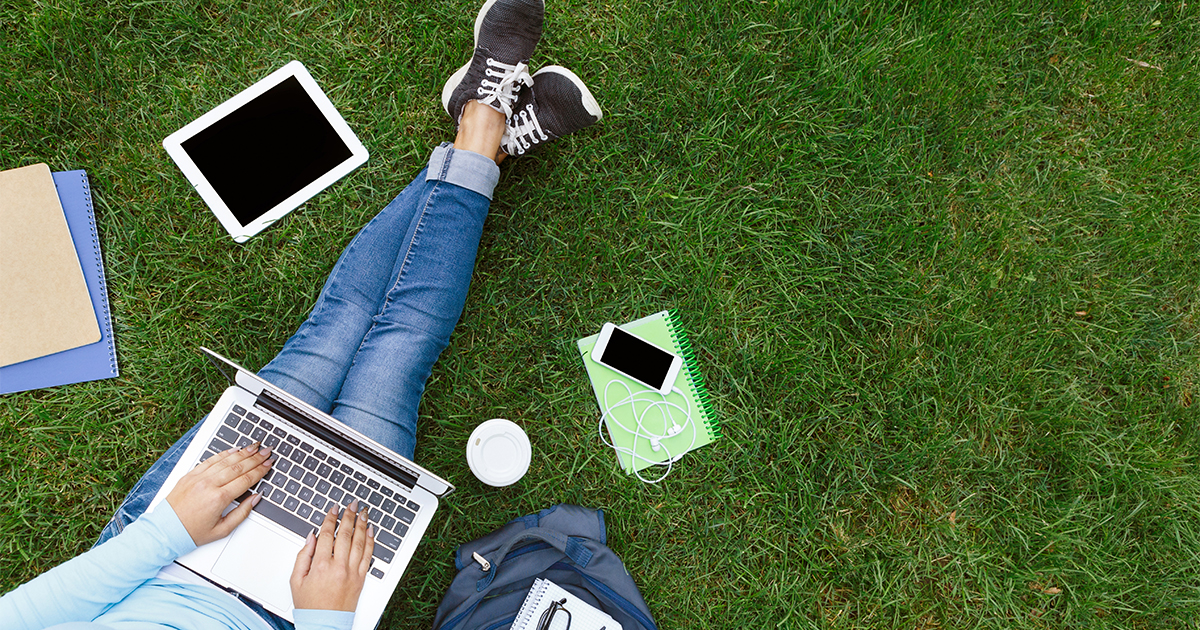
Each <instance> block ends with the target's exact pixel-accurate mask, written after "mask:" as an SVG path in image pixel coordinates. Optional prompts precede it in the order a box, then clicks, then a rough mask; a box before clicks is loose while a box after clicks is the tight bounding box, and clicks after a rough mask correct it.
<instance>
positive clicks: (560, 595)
mask: <svg viewBox="0 0 1200 630" xmlns="http://www.w3.org/2000/svg"><path fill="white" fill-rule="evenodd" d="M554 602H561V604H562V608H563V610H565V611H567V612H569V613H570V620H571V623H570V626H571V630H621V624H619V623H617V622H616V620H615V619H613V618H612V617H610V616H608V613H606V612H604V611H603V610H600V609H598V608H596V607H595V606H592V605H591V604H588V603H587V602H585V601H583V600H581V599H579V598H578V597H575V596H574V595H572V594H570V593H568V592H567V591H566V590H564V589H563V588H562V587H560V586H559V585H557V584H555V583H554V582H551V581H550V580H547V579H545V578H537V579H536V580H534V581H533V586H532V587H531V588H530V589H529V594H528V595H526V596H525V602H524V603H523V604H521V610H519V611H517V618H516V619H514V620H513V623H512V626H510V628H509V630H534V629H535V628H537V627H538V621H539V620H540V619H541V618H542V614H543V613H545V612H546V610H547V609H548V608H550V606H551V605H553V603H554ZM559 616H563V617H564V619H559ZM565 618H566V613H563V612H556V613H555V616H554V618H553V619H552V620H551V624H550V626H549V628H550V630H558V629H559V628H565V627H567V623H566V620H565Z"/></svg>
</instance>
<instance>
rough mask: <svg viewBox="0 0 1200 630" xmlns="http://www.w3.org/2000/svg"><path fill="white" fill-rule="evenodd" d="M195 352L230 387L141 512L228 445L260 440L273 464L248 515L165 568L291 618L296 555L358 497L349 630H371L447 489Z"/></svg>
mask: <svg viewBox="0 0 1200 630" xmlns="http://www.w3.org/2000/svg"><path fill="white" fill-rule="evenodd" d="M201 351H203V352H204V353H205V354H206V355H207V356H208V358H209V360H211V361H212V362H213V363H214V364H215V365H216V366H217V368H218V369H219V370H220V371H221V373H222V374H223V375H225V378H226V379H228V380H229V382H230V386H229V388H228V389H226V390H225V392H224V393H223V394H222V395H221V399H220V400H218V401H217V404H216V405H215V406H214V407H213V409H212V411H211V412H210V413H209V415H208V418H207V419H206V420H205V421H204V422H203V424H201V425H200V428H199V430H198V432H197V434H196V437H195V438H194V439H193V440H192V443H191V444H190V445H189V446H188V448H187V450H186V451H184V453H183V456H182V458H181V459H180V460H179V463H178V464H177V465H176V466H175V468H174V469H173V470H172V471H171V474H170V476H168V477H167V480H166V482H165V483H164V484H163V486H162V489H161V490H159V491H158V494H157V495H155V497H154V500H153V501H152V502H151V509H153V507H154V506H155V505H158V502H159V501H162V500H163V499H165V498H166V496H167V494H168V493H170V491H171V489H172V488H174V487H175V484H176V483H178V481H179V479H180V478H181V477H183V476H184V475H185V474H187V473H188V472H189V471H190V470H192V469H193V468H195V467H196V466H197V465H198V464H199V463H200V462H202V461H204V460H205V459H207V458H209V457H212V456H213V455H215V454H216V453H219V452H221V451H223V450H225V449H228V448H230V447H242V446H246V445H247V444H250V443H252V442H254V441H256V440H261V441H262V443H263V446H266V447H269V448H271V450H272V453H273V455H274V456H277V458H278V459H277V460H276V462H275V464H274V465H273V466H272V467H271V471H270V472H269V473H268V474H267V476H266V477H264V478H263V480H262V481H261V482H259V484H258V485H257V486H256V487H255V488H253V489H252V490H255V491H257V492H259V493H260V494H261V495H262V499H261V500H260V501H259V502H258V505H256V506H255V507H254V510H253V511H252V512H251V513H250V516H249V517H248V518H247V519H246V520H245V521H244V522H242V524H241V525H239V526H238V528H237V529H236V530H234V531H233V533H232V534H230V535H229V536H227V537H225V538H223V539H221V540H218V541H215V542H212V543H209V544H207V545H204V546H201V547H199V548H197V549H196V550H195V551H192V552H191V553H189V554H187V555H185V556H183V557H181V558H179V559H178V560H176V561H175V563H176V564H178V565H181V566H183V567H185V568H187V569H189V570H190V571H191V572H193V573H194V574H196V575H198V576H200V577H201V578H203V579H205V580H207V581H208V582H210V583H212V584H215V585H216V586H218V587H219V588H222V589H224V590H227V591H230V592H233V593H238V594H241V595H243V596H245V597H248V598H250V599H253V600H254V601H256V602H258V603H259V604H261V605H262V606H263V607H264V608H266V609H267V610H269V611H271V612H273V613H275V614H277V615H279V616H280V617H283V618H284V619H287V620H288V621H295V619H294V617H293V614H292V611H293V609H294V607H293V605H292V591H291V587H290V585H289V582H288V581H289V578H290V577H291V574H292V567H293V566H294V565H295V560H296V553H297V552H299V550H300V548H301V547H303V546H304V539H305V537H306V536H307V535H308V533H309V532H311V531H313V529H315V528H317V527H318V526H319V525H320V524H321V522H322V520H323V519H324V517H325V512H326V511H328V509H329V506H330V505H331V504H336V505H337V506H339V509H341V507H342V506H346V505H349V503H350V502H351V501H353V500H355V499H358V502H359V504H360V505H363V504H366V505H369V506H370V507H371V509H370V514H369V518H370V521H371V523H373V524H374V525H375V549H374V553H373V556H374V560H373V564H372V566H371V570H370V571H369V572H368V574H367V578H366V583H365V584H364V585H363V590H362V594H361V595H360V596H359V598H358V608H357V609H356V610H355V616H354V630H370V629H371V628H374V627H375V626H376V625H377V624H378V623H379V619H380V617H382V616H383V609H384V607H385V606H387V603H388V600H389V599H390V598H391V596H392V593H393V592H394V591H395V590H396V586H397V585H398V584H399V582H400V576H401V575H403V574H404V569H405V567H407V566H408V563H409V561H410V560H411V559H412V556H413V553H414V552H415V551H416V548H417V543H418V542H420V540H421V537H422V536H423V535H424V534H425V530H426V529H427V528H428V527H429V524H430V521H431V519H432V518H433V513H434V511H435V510H436V509H437V506H438V500H439V499H441V498H442V497H444V496H446V495H447V494H449V493H450V492H452V491H453V490H454V486H452V485H450V483H449V482H447V481H446V480H444V479H442V478H440V477H438V476H437V475H434V474H433V473H431V472H429V471H427V470H425V469H424V468H421V467H420V466H418V465H416V464H414V463H413V462H412V461H409V460H408V459H406V458H404V457H401V456H400V455H398V454H396V453H395V452H393V451H391V450H389V449H387V448H386V447H384V446H381V445H380V444H379V443H377V442H375V441H374V440H372V439H370V438H368V437H367V436H365V435H363V434H361V433H359V432H357V431H355V430H354V429H351V428H350V427H347V426H345V425H344V424H342V423H341V422H339V421H338V420H336V419H335V418H333V417H332V416H330V415H328V414H326V413H323V412H321V411H319V410H317V409H316V408H314V407H312V406H310V405H308V404H305V403H304V402H302V401H300V400H299V399H297V398H295V397H294V396H292V395H290V394H288V393H287V392H285V391H283V390H282V389H280V388H278V387H276V386H274V385H272V384H270V383H268V382H266V381H264V380H263V379H261V378H259V377H258V376H257V375H255V374H254V373H253V372H250V371H249V370H246V369H245V368H243V367H241V366H239V365H237V364H236V363H233V362H232V361H230V360H229V359H226V358H225V357H223V356H221V355H219V354H217V353H216V352H213V351H212V350H209V349H208V348H201ZM248 496H249V494H248V493H247V494H246V495H243V496H242V498H245V497H248ZM235 505H236V502H235V504H233V505H230V507H229V509H233V507H234V506H235Z"/></svg>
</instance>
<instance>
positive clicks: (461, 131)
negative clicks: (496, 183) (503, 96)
mask: <svg viewBox="0 0 1200 630" xmlns="http://www.w3.org/2000/svg"><path fill="white" fill-rule="evenodd" d="M503 136H504V114H502V113H500V112H498V111H496V110H494V109H492V108H491V107H489V106H487V105H484V104H483V103H480V102H479V101H467V103H466V104H465V105H464V106H463V111H462V117H461V118H459V121H458V135H457V136H456V137H455V138H454V148H456V149H459V150H462V151H473V152H475V153H478V154H480V155H485V156H487V157H489V158H492V159H495V160H496V163H497V164H498V163H499V162H500V159H498V157H499V155H498V154H500V139H501V138H502V137H503Z"/></svg>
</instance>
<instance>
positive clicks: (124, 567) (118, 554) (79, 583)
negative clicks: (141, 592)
mask: <svg viewBox="0 0 1200 630" xmlns="http://www.w3.org/2000/svg"><path fill="white" fill-rule="evenodd" d="M195 548H196V544H195V543H194V542H193V541H192V537H191V535H189V534H188V533H187V529H186V528H184V526H183V523H181V522H180V521H179V517H178V516H177V515H176V514H175V510H173V509H171V506H170V504H168V503H167V502H166V501H163V502H162V503H159V504H158V506H157V507H156V508H155V509H154V511H153V512H151V513H149V514H143V515H142V516H141V518H138V519H137V520H136V521H134V522H133V523H130V524H129V526H128V527H126V528H125V531H123V532H121V533H120V534H119V535H117V536H114V537H113V538H111V539H109V540H107V541H105V543H104V544H102V545H100V546H99V547H96V548H95V549H92V550H91V551H88V552H87V553H85V554H83V555H80V556H77V557H75V558H73V559H71V560H68V561H67V562H64V563H63V564H60V565H58V566H57V567H54V568H53V569H50V570H49V571H47V572H45V573H43V574H41V575H39V576H37V577H36V578H34V579H32V580H30V581H29V582H26V583H25V584H22V585H21V586H19V587H17V588H16V590H14V591H12V592H10V593H8V594H7V595H5V596H4V597H0V619H3V620H4V627H5V629H6V630H41V629H42V628H46V627H48V626H53V625H57V624H61V623H66V622H69V621H91V620H92V619H95V618H96V617H98V616H100V614H101V613H103V612H104V611H105V610H107V609H108V608H109V607H110V606H112V605H113V604H114V603H116V602H119V601H121V600H122V599H124V598H125V596H126V595H129V593H131V592H132V591H133V590H134V589H135V588H137V587H138V586H139V585H141V584H142V583H143V582H145V581H146V580H148V579H150V578H152V577H154V576H155V574H157V573H158V570H159V569H161V568H163V567H164V566H166V565H168V564H170V563H171V562H174V561H175V559H176V558H178V557H179V556H181V555H183V554H185V553H188V552H190V551H192V550H193V549H195Z"/></svg>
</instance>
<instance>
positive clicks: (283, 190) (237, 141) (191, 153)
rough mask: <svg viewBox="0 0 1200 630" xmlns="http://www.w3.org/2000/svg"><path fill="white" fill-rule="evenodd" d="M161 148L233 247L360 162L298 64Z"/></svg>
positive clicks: (342, 126) (357, 149)
mask: <svg viewBox="0 0 1200 630" xmlns="http://www.w3.org/2000/svg"><path fill="white" fill-rule="evenodd" d="M163 148H165V149H166V150H167V154H168V155H170V156H171V158H172V159H173V160H175V163H176V164H178V165H179V169H180V170H182V171H183V174H184V175H186V176H187V178H188V181H190V182H191V183H192V186H194V187H195V188H196V192H198V193H200V197H201V198H202V199H204V202H205V203H207V204H208V207H209V208H211V209H212V212H213V214H215V215H217V219H218V220H220V221H221V226H222V227H224V228H225V231H227V232H229V235H230V236H232V237H233V240H235V241H237V242H239V243H242V242H245V241H246V240H247V239H249V238H250V237H251V236H254V235H255V234H257V233H259V232H261V231H262V230H263V229H264V228H266V227H267V226H268V225H271V224H272V223H274V222H275V221H277V220H279V219H280V218H282V217H283V216H284V215H285V214H287V213H289V212H291V211H292V210H295V209H296V208H298V207H300V205H301V204H303V203H304V202H305V201H308V200H309V199H311V198H312V197H313V196H314V195H316V194H317V193H319V192H321V191H322V190H324V189H325V188H326V187H328V186H329V185H330V184H332V183H333V182H335V181H337V180H338V179H340V178H341V177H342V176H344V175H346V174H347V173H349V172H350V171H352V170H354V169H355V168H357V167H358V166H360V165H361V164H362V163H363V162H366V161H367V150H366V148H364V147H363V145H362V143H361V142H359V141H358V138H357V137H356V136H355V135H354V132H353V131H350V127H349V126H348V125H346V121H344V120H342V117H341V116H340V115H338V113H337V110H336V109H334V107H333V103H331V102H329V98H328V97H326V96H325V94H324V93H323V92H322V91H321V88H320V87H317V83H316V81H313V78H312V76H311V75H309V74H308V70H306V69H305V68H304V65H303V64H301V63H300V62H299V61H293V62H291V63H289V64H287V65H286V66H284V67H282V68H280V69H278V70H276V71H275V72H272V73H271V74H270V75H269V76H267V78H265V79H263V80H261V81H259V82H258V83H255V84H254V85H252V86H250V87H249V88H247V89H246V90H244V91H243V92H241V93H239V94H238V95H236V96H234V97H233V98H231V99H229V100H227V101H225V102H224V103H221V104H220V105H218V106H217V107H216V108H215V109H213V110H212V111H210V112H208V113H207V114H204V115H203V116H201V117H200V118H198V119H196V120H194V121H192V122H191V123H189V124H188V125H187V126H185V127H184V128H183V129H180V130H179V131H176V132H175V133H173V134H171V135H170V136H167V139H166V140H163Z"/></svg>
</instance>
